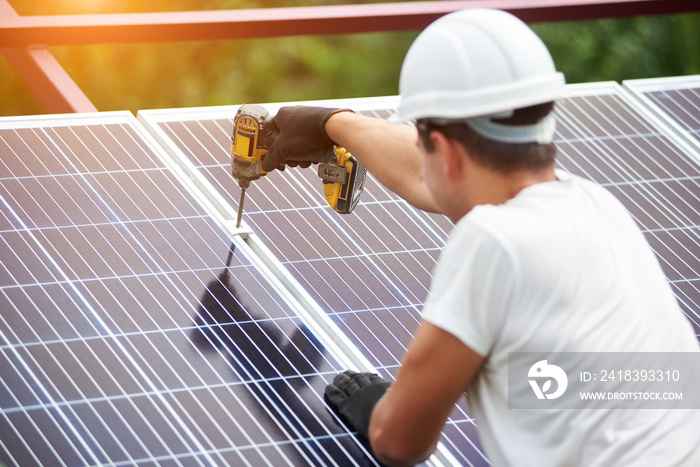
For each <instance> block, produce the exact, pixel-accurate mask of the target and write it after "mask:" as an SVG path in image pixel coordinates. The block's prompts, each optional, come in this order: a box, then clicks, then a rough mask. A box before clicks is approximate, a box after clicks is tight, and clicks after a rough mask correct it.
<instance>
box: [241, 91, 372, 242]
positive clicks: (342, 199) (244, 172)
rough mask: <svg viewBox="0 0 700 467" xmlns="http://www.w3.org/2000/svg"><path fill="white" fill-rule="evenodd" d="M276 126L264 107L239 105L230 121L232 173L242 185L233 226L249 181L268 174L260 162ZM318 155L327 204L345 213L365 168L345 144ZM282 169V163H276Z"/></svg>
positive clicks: (362, 180) (357, 195) (351, 206)
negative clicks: (343, 146) (231, 131)
mask: <svg viewBox="0 0 700 467" xmlns="http://www.w3.org/2000/svg"><path fill="white" fill-rule="evenodd" d="M278 135H279V129H278V128H277V127H276V126H275V125H274V123H273V122H272V117H270V114H269V112H268V111H267V109H265V107H263V106H261V105H256V104H246V105H242V106H241V107H240V108H239V109H238V112H237V113H236V117H235V119H234V121H233V136H232V138H231V141H232V143H231V174H232V175H233V178H235V179H236V180H237V181H238V186H240V187H241V199H240V201H239V203H238V219H237V220H236V227H237V228H238V227H240V226H241V217H242V216H243V201H244V199H245V190H246V188H248V187H249V186H250V182H252V181H254V180H257V179H259V178H260V177H262V176H264V175H265V174H267V172H265V171H264V170H263V169H262V165H261V162H262V161H263V160H264V158H265V155H266V154H267V150H268V148H269V147H270V146H271V145H272V143H274V142H275V139H277V136H278ZM318 159H321V160H322V161H321V162H319V164H318V176H319V177H321V179H322V180H323V192H324V194H325V196H326V201H328V204H329V205H330V206H331V208H333V210H335V211H336V212H339V213H341V214H348V213H350V212H352V210H353V209H354V208H355V206H356V205H357V202H358V201H359V199H360V195H361V194H362V190H363V189H364V185H365V176H366V174H367V169H366V168H365V166H363V165H362V164H360V163H359V162H358V161H357V159H356V158H355V157H354V156H353V155H351V154H350V153H349V152H348V151H346V150H345V149H344V148H341V147H339V146H335V147H334V148H331V149H328V150H327V152H324V153H323V154H322V155H321V156H320V157H319V158H318ZM278 168H279V169H284V165H282V166H280V167H278Z"/></svg>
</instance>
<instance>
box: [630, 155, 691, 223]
mask: <svg viewBox="0 0 700 467" xmlns="http://www.w3.org/2000/svg"><path fill="white" fill-rule="evenodd" d="M660 154H663V152H660ZM616 168H617V169H618V170H619V171H620V172H621V173H622V172H624V175H625V176H627V177H629V178H632V179H633V181H632V182H629V183H630V184H633V185H636V186H637V187H638V189H639V190H640V191H645V193H646V194H647V195H648V196H649V197H651V198H652V199H653V198H657V199H658V200H659V201H661V202H662V203H666V204H668V203H669V200H668V199H665V198H659V196H660V194H659V193H654V192H653V191H652V190H651V189H650V187H649V186H648V185H647V184H644V183H643V179H644V177H643V176H642V175H641V174H639V173H637V172H636V171H635V170H634V169H633V168H632V167H630V166H626V167H625V166H623V165H622V164H616ZM664 215H666V216H667V217H668V216H673V217H675V218H676V219H675V220H676V221H680V222H681V224H684V223H685V222H684V221H683V220H681V219H678V218H677V217H678V214H677V213H664ZM668 218H669V220H672V219H671V218H670V217H668Z"/></svg>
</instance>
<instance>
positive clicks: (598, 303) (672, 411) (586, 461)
mask: <svg viewBox="0 0 700 467" xmlns="http://www.w3.org/2000/svg"><path fill="white" fill-rule="evenodd" d="M558 175H559V176H560V178H562V180H561V181H554V182H547V183H541V184H536V185H533V186H530V187H528V188H526V189H524V190H523V191H522V192H521V193H520V194H518V195H517V196H516V197H515V198H513V199H511V200H510V201H508V202H507V203H505V204H502V205H497V206H494V205H485V206H478V207H476V208H475V209H474V210H473V211H472V212H471V213H469V214H468V215H467V216H465V217H464V218H463V219H462V220H461V221H460V222H459V223H458V224H457V226H456V228H455V232H453V234H452V235H451V237H450V240H449V241H448V246H447V248H446V250H445V253H444V254H443V258H442V259H441V265H440V267H439V269H438V271H436V277H435V278H434V280H435V286H434V288H433V290H432V291H431V298H430V300H429V303H428V305H427V306H426V310H425V314H426V317H427V319H428V321H431V322H433V323H435V324H438V325H440V326H441V327H443V328H444V329H450V331H451V332H453V333H454V334H455V335H456V336H458V337H460V338H461V339H462V341H463V342H464V343H465V344H466V345H467V346H469V347H470V348H472V349H473V350H475V351H476V352H478V353H480V354H482V355H486V356H487V359H486V363H485V365H484V366H483V368H482V370H481V371H480V374H479V376H478V377H477V379H476V380H475V381H474V382H473V384H472V385H471V387H470V390H469V391H468V396H469V400H470V403H471V405H472V408H473V410H474V415H475V418H476V420H477V425H478V427H479V432H480V436H481V438H482V440H483V442H484V445H485V448H486V449H487V452H488V453H489V455H490V456H491V457H492V460H493V461H494V464H495V465H537V466H543V465H586V466H591V465H615V466H619V465H635V466H637V465H655V466H656V465H689V466H690V465H700V458H696V459H694V461H690V460H689V459H685V457H686V456H688V455H690V453H691V452H693V451H697V450H698V449H699V448H698V446H700V411H698V410H693V411H686V410H681V409H676V408H668V409H657V410H625V409H621V410H609V409H607V408H605V406H603V407H604V408H600V409H590V408H584V406H583V405H581V406H578V407H576V406H570V407H567V408H563V409H547V408H538V409H524V410H522V409H513V408H512V407H527V403H525V401H523V400H519V399H520V398H530V399H534V400H535V402H536V399H535V394H534V393H533V388H532V387H531V384H530V382H529V381H528V379H527V377H523V378H519V380H518V381H509V378H508V375H509V371H508V365H509V362H510V364H511V365H513V364H515V363H514V361H515V360H514V359H513V357H514V354H513V353H516V352H517V353H522V352H543V353H545V354H546V353H549V354H550V355H553V354H555V353H561V352H577V353H581V354H582V355H586V356H587V358H589V360H590V359H594V361H593V362H590V361H589V363H592V365H593V367H595V366H596V365H598V366H597V368H599V369H601V370H612V369H613V368H612V367H611V365H613V363H612V360H611V359H610V358H609V357H608V356H605V355H598V354H596V353H597V352H615V353H620V352H656V353H658V352H697V351H698V350H699V349H698V343H697V340H696V338H695V335H694V333H693V331H692V328H691V326H690V324H689V322H688V320H687V318H686V317H685V316H684V315H683V313H682V312H681V311H680V309H679V307H678V305H677V302H676V300H675V297H674V296H673V294H672V291H671V289H670V286H669V284H668V282H667V280H666V278H665V277H664V275H663V272H662V270H661V268H660V266H659V264H658V261H657V259H656V257H655V256H654V254H653V252H652V251H651V249H650V248H649V246H648V245H647V243H646V241H645V240H644V237H643V235H642V233H641V232H640V231H639V229H638V227H637V226H636V225H635V223H634V221H633V220H632V219H631V217H630V216H629V215H628V214H627V212H626V211H625V209H624V207H623V206H622V205H621V204H620V203H619V202H618V201H617V200H615V199H614V198H613V197H612V195H610V194H609V193H607V192H606V191H605V190H604V189H603V188H602V187H599V186H596V185H594V184H592V183H590V182H587V181H584V180H581V179H578V178H570V177H569V176H567V175H566V174H558ZM465 252H466V253H465ZM442 263H446V264H442ZM441 270H442V272H441ZM446 271H448V272H446ZM466 271H469V272H466ZM463 272H464V274H465V275H464V276H462V275H461V274H462V273H463ZM445 274H447V275H449V281H451V282H457V283H459V284H460V287H461V288H462V289H463V291H462V292H460V293H461V294H462V297H461V298H455V297H454V296H453V295H451V294H450V293H449V292H446V293H445V294H442V293H441V287H442V285H441V284H442V283H444V282H443V281H444V280H445V277H443V278H441V277H440V276H444V275H445ZM443 295H444V296H445V297H443ZM441 297H442V298H441ZM459 302H461V305H457V303H459ZM458 306H461V308H462V310H463V311H462V315H461V316H459V318H458V319H457V318H455V317H456V316H458V315H457V313H459V312H458V311H456V308H457V307H458ZM453 308H454V309H455V311H453V312H452V313H450V312H449V311H448V312H447V313H446V312H445V310H450V309H453ZM509 355H510V357H509ZM609 355H610V354H609ZM595 359H598V360H599V361H597V362H596V361H595ZM662 363H663V362H662ZM528 368H529V366H528ZM589 368H590V367H589ZM618 369H620V368H618ZM622 369H624V368H622ZM663 369H666V368H663ZM525 370H527V368H526V369H525ZM525 376H527V371H526V372H525ZM571 376H574V375H571ZM576 376H577V377H578V373H577V374H576ZM509 385H510V386H509ZM509 389H510V391H509ZM543 402H550V401H543ZM614 406H615V405H614V404H612V403H611V404H610V405H608V406H607V407H614ZM509 407H510V408H509ZM540 407H541V406H540ZM551 407H556V405H551ZM674 456H676V457H674ZM695 456H696V457H700V454H698V453H697V452H695ZM684 459H685V460H684Z"/></svg>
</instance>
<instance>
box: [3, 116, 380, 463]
mask: <svg viewBox="0 0 700 467" xmlns="http://www.w3.org/2000/svg"><path fill="white" fill-rule="evenodd" d="M157 151H158V149H156V148H155V146H154V144H153V142H152V140H151V139H150V138H149V137H148V135H147V134H146V133H145V132H143V130H142V129H141V128H140V125H139V124H138V122H136V121H135V120H134V119H133V117H131V116H129V114H121V113H119V114H100V115H92V116H86V117H80V118H77V117H42V118H25V119H3V120H2V121H0V154H1V157H0V212H2V214H3V216H2V219H3V222H2V224H1V230H0V241H1V242H2V243H3V247H2V249H0V265H1V267H0V310H2V312H1V313H0V374H1V376H2V377H1V378H0V409H1V410H0V464H5V465H22V466H25V465H59V464H67V465H87V464H106V463H108V464H111V465H126V464H129V465H133V464H136V465H140V464H153V463H157V464H172V465H217V464H219V465H221V464H224V465H262V464H267V465H284V464H289V465H307V464H309V465H333V464H342V465H347V464H355V465H365V464H372V463H373V461H372V460H371V459H370V457H369V455H368V453H367V450H366V449H365V447H364V446H363V445H362V444H361V443H359V442H358V441H357V440H356V439H355V438H354V437H353V436H352V435H351V434H349V433H348V432H346V431H345V430H344V429H343V428H342V427H341V426H340V425H339V424H338V423H337V420H336V419H335V418H334V417H333V416H332V415H331V414H330V413H329V412H328V410H327V409H326V408H325V404H324V403H323V401H322V398H321V394H322V391H323V388H324V386H325V385H326V384H327V380H328V379H329V378H330V377H332V375H334V374H336V373H337V372H338V371H341V370H342V369H344V368H345V367H346V366H347V362H345V361H338V360H337V359H336V358H335V356H334V355H333V353H332V352H329V351H328V347H327V346H326V345H325V344H324V343H323V342H322V341H321V340H319V338H318V337H317V334H315V333H314V332H312V331H311V330H310V329H311V328H310V327H308V326H307V324H306V323H305V322H304V321H303V319H301V318H300V317H299V316H298V315H297V313H296V312H295V310H294V309H293V308H292V307H291V305H290V304H289V300H288V299H287V298H286V297H285V296H283V295H281V294H280V293H279V292H278V291H277V290H276V289H275V288H274V287H273V286H272V285H271V283H270V281H269V279H268V278H267V277H266V275H265V273H264V271H261V269H260V268H259V267H256V266H255V264H254V262H255V260H254V259H253V260H251V257H250V253H249V252H247V250H246V247H245V245H244V244H242V243H241V242H239V241H238V239H234V243H233V244H232V243H231V238H230V237H229V236H228V235H227V234H226V233H225V232H224V230H222V229H221V227H220V225H219V224H218V223H217V221H216V219H215V218H213V217H212V216H211V215H210V214H209V213H208V212H207V211H206V210H205V209H204V208H203V207H202V206H201V205H200V202H199V201H198V199H197V197H196V196H195V195H194V194H193V193H191V192H190V191H188V190H187V189H185V188H184V186H183V185H182V183H181V182H182V181H181V180H178V178H177V177H176V176H175V175H174V174H175V172H173V171H172V170H170V169H169V167H168V166H167V164H165V163H164V161H163V160H161V159H160V158H159V157H158V156H157ZM236 244H238V246H239V247H238V248H234V249H235V253H234V252H233V250H232V245H234V246H235V245H236Z"/></svg>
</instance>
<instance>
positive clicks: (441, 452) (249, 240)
mask: <svg viewBox="0 0 700 467" xmlns="http://www.w3.org/2000/svg"><path fill="white" fill-rule="evenodd" d="M139 117H141V114H140V115H139ZM254 238H255V237H254V236H249V237H246V241H247V242H248V243H250V242H251V241H253V242H256V241H257V240H252V239H254ZM282 274H283V275H286V273H284V272H283V273H282ZM295 282H296V281H295ZM293 288H294V289H296V290H298V289H299V287H298V285H297V284H293ZM301 294H302V295H305V292H304V291H301ZM311 308H315V307H314V305H313V304H312V305H311ZM315 313H316V317H315V318H314V319H318V317H319V316H320V318H321V319H322V320H323V318H326V317H327V315H326V314H325V313H323V312H321V313H319V312H318V311H315ZM333 334H334V335H338V334H339V333H337V331H336V332H333ZM346 342H347V341H345V340H344V343H345V345H347V344H346ZM349 351H350V352H351V353H353V354H357V350H356V349H355V348H354V345H352V348H351V349H349ZM346 352H347V350H346ZM369 369H371V367H370V368H369ZM439 451H440V453H439V457H440V458H441V459H442V461H443V462H445V460H444V459H448V462H449V460H450V459H451V455H450V454H449V453H445V452H443V451H444V449H442V448H440V449H439Z"/></svg>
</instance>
